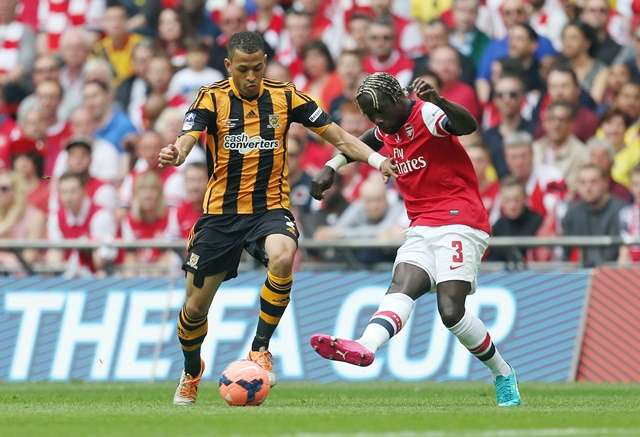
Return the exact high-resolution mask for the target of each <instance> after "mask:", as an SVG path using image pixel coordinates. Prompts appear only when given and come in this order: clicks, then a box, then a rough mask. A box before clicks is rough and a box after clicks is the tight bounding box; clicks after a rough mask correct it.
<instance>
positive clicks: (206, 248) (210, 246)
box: [182, 209, 299, 285]
mask: <svg viewBox="0 0 640 437" xmlns="http://www.w3.org/2000/svg"><path fill="white" fill-rule="evenodd" d="M272 234H282V235H286V236H288V237H291V238H292V239H293V240H294V241H295V242H296V244H297V243H298V236H299V234H298V228H297V226H296V224H295V220H294V218H293V214H291V212H289V211H288V210H286V209H272V210H268V211H266V212H263V213H260V214H222V215H209V214H205V215H203V216H202V217H200V219H199V220H198V221H197V222H196V224H195V226H194V227H193V229H192V235H191V236H190V238H189V245H188V248H187V250H188V253H187V259H186V260H185V262H184V263H183V264H182V270H184V271H185V272H192V273H193V274H194V275H195V276H196V279H197V281H196V282H197V283H201V282H202V281H203V280H204V278H205V277H207V276H213V275H215V274H218V273H222V272H227V274H226V276H225V278H224V280H225V281H227V280H229V279H232V278H235V277H236V276H238V265H239V264H240V256H241V255H242V250H243V249H246V250H247V252H249V253H250V254H251V255H252V256H253V257H254V258H256V259H257V260H258V261H260V262H261V263H262V264H264V265H265V266H266V265H267V263H268V261H269V260H268V258H267V253H266V252H265V249H264V241H265V238H266V237H267V236H268V235H272ZM196 285H197V284H196Z"/></svg>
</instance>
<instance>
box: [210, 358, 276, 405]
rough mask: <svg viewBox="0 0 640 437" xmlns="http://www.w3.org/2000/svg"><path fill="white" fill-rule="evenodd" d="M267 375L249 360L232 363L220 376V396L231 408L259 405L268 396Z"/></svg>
mask: <svg viewBox="0 0 640 437" xmlns="http://www.w3.org/2000/svg"><path fill="white" fill-rule="evenodd" d="M270 387H271V386H270V385H269V373H268V372H267V371H266V370H264V369H263V368H262V367H260V366H259V365H258V364H256V363H254V362H253V361H249V360H240V361H234V362H233V363H231V364H229V366H227V368H226V369H225V370H224V371H223V372H222V375H220V380H219V381H218V389H219V391H220V396H221V397H222V399H224V400H225V402H226V403H227V404H229V405H231V406H234V407H239V406H245V405H260V404H261V403H262V402H263V401H264V400H265V399H266V398H267V395H268V394H269V388H270Z"/></svg>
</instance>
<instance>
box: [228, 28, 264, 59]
mask: <svg viewBox="0 0 640 437" xmlns="http://www.w3.org/2000/svg"><path fill="white" fill-rule="evenodd" d="M236 50H240V51H241V52H243V53H247V54H252V53H256V52H260V51H261V52H263V53H264V40H263V39H262V36H261V35H260V34H259V33H258V32H237V33H234V34H233V35H231V38H229V44H227V55H228V56H229V59H231V57H232V56H233V54H234V52H235V51H236Z"/></svg>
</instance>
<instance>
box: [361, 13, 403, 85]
mask: <svg viewBox="0 0 640 437" xmlns="http://www.w3.org/2000/svg"><path fill="white" fill-rule="evenodd" d="M394 36H395V32H394V29H393V22H392V21H391V20H390V19H388V18H384V17H383V18H379V19H377V20H376V21H374V22H373V23H371V25H370V26H369V29H368V32H367V44H368V47H369V56H367V57H366V58H365V60H364V63H363V68H364V71H365V72H367V73H375V72H379V71H383V72H385V73H389V74H391V75H392V76H395V78H396V79H398V82H399V83H400V85H401V86H403V87H406V86H408V85H409V83H410V82H411V77H412V75H413V61H412V60H411V59H409V58H408V57H407V56H405V55H404V54H402V52H400V50H398V49H396V48H394V45H393V41H394Z"/></svg>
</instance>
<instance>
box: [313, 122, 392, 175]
mask: <svg viewBox="0 0 640 437" xmlns="http://www.w3.org/2000/svg"><path fill="white" fill-rule="evenodd" d="M320 135H321V136H322V138H324V139H325V140H326V141H328V142H330V143H331V144H333V145H334V146H336V148H337V149H338V150H340V151H341V152H342V153H344V155H345V156H347V157H349V158H351V159H352V160H354V161H362V162H368V163H369V165H370V166H372V167H373V168H376V169H378V170H380V171H381V172H382V174H383V175H384V176H386V177H392V176H393V177H396V176H398V174H397V169H396V166H395V164H393V161H392V160H391V159H388V158H385V157H384V156H382V155H381V154H379V153H378V152H375V151H374V150H373V149H371V147H369V146H368V145H366V144H365V143H363V142H362V141H361V140H359V139H358V138H356V137H354V136H353V135H351V134H350V133H348V132H347V131H345V130H344V129H342V128H341V127H340V126H338V125H337V124H335V123H331V125H329V127H328V128H327V129H325V130H324V132H322V133H321V134H320Z"/></svg>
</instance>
